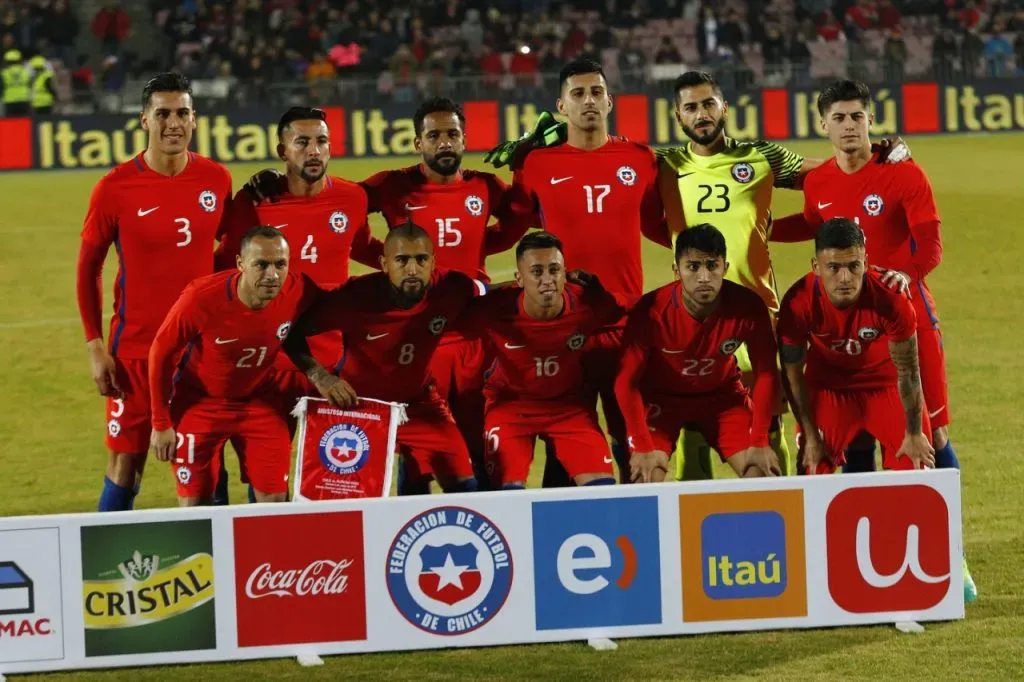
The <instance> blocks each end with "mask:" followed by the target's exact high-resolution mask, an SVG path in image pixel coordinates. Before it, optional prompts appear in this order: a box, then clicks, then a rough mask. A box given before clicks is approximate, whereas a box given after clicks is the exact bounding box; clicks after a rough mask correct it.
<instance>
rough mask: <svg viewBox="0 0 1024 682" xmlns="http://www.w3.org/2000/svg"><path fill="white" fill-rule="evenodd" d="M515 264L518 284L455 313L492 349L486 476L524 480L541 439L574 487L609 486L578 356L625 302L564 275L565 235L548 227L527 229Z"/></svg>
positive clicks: (511, 484) (589, 281)
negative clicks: (551, 231)
mask: <svg viewBox="0 0 1024 682" xmlns="http://www.w3.org/2000/svg"><path fill="white" fill-rule="evenodd" d="M516 266H517V269H516V275H515V279H516V283H517V284H518V285H519V286H517V287H506V288H502V289H497V290H495V291H493V292H491V293H490V294H488V295H487V296H484V297H482V298H477V299H475V300H473V301H472V302H471V303H470V305H469V307H468V309H467V311H466V313H465V315H464V316H463V317H462V318H460V320H459V326H460V328H462V329H464V330H465V332H464V333H465V334H466V336H467V337H470V336H477V337H483V338H484V339H486V343H487V345H488V347H489V349H490V353H491V354H493V356H494V357H495V363H494V365H493V366H492V368H491V369H490V370H489V374H488V377H487V381H486V383H485V384H484V394H485V396H486V398H487V410H486V416H485V424H486V435H487V444H488V451H487V470H488V472H489V474H490V476H491V483H492V485H493V486H494V487H495V488H501V489H521V488H525V487H526V480H527V478H528V476H529V472H530V464H531V463H532V461H533V451H534V442H535V440H536V439H537V438H538V437H539V438H543V439H545V441H546V442H547V443H549V446H550V449H551V450H552V451H553V453H554V456H556V457H558V458H559V460H560V461H561V463H562V465H563V466H564V468H565V469H566V471H567V472H568V473H569V475H570V476H571V477H572V478H573V480H574V481H575V483H576V484H577V485H606V484H614V483H615V478H614V476H613V474H612V457H611V453H610V451H609V449H608V441H607V440H606V439H605V436H604V433H603V432H602V431H601V426H600V424H599V423H598V420H597V411H596V409H595V404H594V392H593V390H592V389H590V388H589V387H588V386H587V385H586V383H585V380H584V376H583V354H584V350H585V348H586V345H587V341H588V339H589V338H590V337H591V336H592V335H593V334H594V333H595V332H597V331H598V330H599V329H601V328H602V327H604V326H605V325H607V324H610V323H613V322H615V321H617V320H618V319H619V318H621V317H622V316H623V314H624V313H625V307H624V306H622V305H620V304H619V302H617V301H616V298H615V296H613V295H612V294H610V293H608V292H607V291H605V290H604V287H602V286H601V285H600V283H599V282H598V281H597V280H596V279H595V278H592V277H590V276H589V275H585V274H582V273H579V272H571V273H568V275H567V273H566V270H565V259H564V256H563V254H562V242H561V241H560V240H559V239H558V237H556V236H554V235H553V234H550V233H548V232H533V233H531V234H528V235H526V236H525V237H523V239H522V240H521V241H520V242H519V244H518V246H516ZM567 279H568V281H569V283H567V282H566V280H567Z"/></svg>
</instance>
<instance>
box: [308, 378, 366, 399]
mask: <svg viewBox="0 0 1024 682" xmlns="http://www.w3.org/2000/svg"><path fill="white" fill-rule="evenodd" d="M313 385H314V386H316V390H318V391H319V392H320V395H322V396H323V397H324V398H326V399H327V402H329V403H330V404H331V405H334V406H335V407H354V406H355V404H356V401H357V400H358V399H359V398H358V396H356V390H355V389H354V388H352V384H350V383H348V382H347V381H345V380H344V379H342V378H341V377H337V376H335V375H333V374H324V375H323V376H319V377H317V378H316V379H314V380H313Z"/></svg>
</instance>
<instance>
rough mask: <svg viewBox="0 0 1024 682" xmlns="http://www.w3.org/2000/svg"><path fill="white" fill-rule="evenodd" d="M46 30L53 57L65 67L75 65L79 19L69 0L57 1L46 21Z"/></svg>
mask: <svg viewBox="0 0 1024 682" xmlns="http://www.w3.org/2000/svg"><path fill="white" fill-rule="evenodd" d="M44 28H45V30H46V33H47V35H48V36H49V38H50V43H51V44H52V45H53V56H54V57H55V58H56V59H59V60H60V61H61V63H62V64H63V66H64V67H66V68H72V67H74V65H75V38H76V37H78V18H77V17H76V16H75V13H74V12H72V11H71V7H70V5H68V1H67V0H56V2H54V3H53V8H52V9H51V11H50V16H48V17H47V19H46V24H45V27H44Z"/></svg>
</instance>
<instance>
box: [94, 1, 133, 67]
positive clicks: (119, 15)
mask: <svg viewBox="0 0 1024 682" xmlns="http://www.w3.org/2000/svg"><path fill="white" fill-rule="evenodd" d="M131 29H132V20H131V18H130V17H129V16H128V13H127V12H125V11H124V10H123V9H121V6H120V5H119V4H118V2H117V0H107V2H106V4H105V5H104V6H103V8H102V9H100V11H99V12H97V13H96V16H95V17H93V20H92V32H93V35H95V36H96V37H97V38H98V39H99V41H100V43H101V45H102V47H103V52H104V53H105V54H107V55H115V56H120V54H121V45H122V44H123V43H124V41H125V38H127V37H128V33H129V32H130V31H131Z"/></svg>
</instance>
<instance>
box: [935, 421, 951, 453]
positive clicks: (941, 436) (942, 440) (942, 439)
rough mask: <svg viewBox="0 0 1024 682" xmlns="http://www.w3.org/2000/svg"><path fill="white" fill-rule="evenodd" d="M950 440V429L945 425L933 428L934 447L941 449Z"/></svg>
mask: <svg viewBox="0 0 1024 682" xmlns="http://www.w3.org/2000/svg"><path fill="white" fill-rule="evenodd" d="M948 442H949V431H948V430H947V429H946V427H945V426H940V427H938V428H935V429H932V447H933V448H935V449H936V450H941V449H942V448H944V447H946V443H948Z"/></svg>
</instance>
